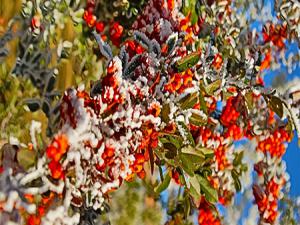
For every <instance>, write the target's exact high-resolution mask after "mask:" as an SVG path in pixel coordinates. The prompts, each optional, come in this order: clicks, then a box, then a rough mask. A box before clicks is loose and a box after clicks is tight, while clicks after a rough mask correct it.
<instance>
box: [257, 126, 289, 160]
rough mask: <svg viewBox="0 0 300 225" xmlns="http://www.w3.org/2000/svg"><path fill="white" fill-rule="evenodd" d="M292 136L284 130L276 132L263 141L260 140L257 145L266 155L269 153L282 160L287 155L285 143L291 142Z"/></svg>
mask: <svg viewBox="0 0 300 225" xmlns="http://www.w3.org/2000/svg"><path fill="white" fill-rule="evenodd" d="M290 141H291V136H290V135H289V133H288V132H287V131H286V130H284V129H282V128H281V129H278V130H275V131H274V132H273V133H271V134H269V135H268V136H267V137H266V138H264V139H263V140H260V141H259V142H258V145H257V150H259V151H262V152H264V153H266V152H269V153H270V155H271V156H272V157H279V158H281V157H282V156H283V155H284V153H285V149H286V146H285V144H284V143H285V142H290Z"/></svg>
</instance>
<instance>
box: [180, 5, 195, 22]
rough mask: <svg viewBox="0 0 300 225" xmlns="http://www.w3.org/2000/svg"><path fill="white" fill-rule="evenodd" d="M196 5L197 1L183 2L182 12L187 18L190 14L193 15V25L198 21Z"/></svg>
mask: <svg viewBox="0 0 300 225" xmlns="http://www.w3.org/2000/svg"><path fill="white" fill-rule="evenodd" d="M196 3H197V0H184V1H183V9H182V12H183V14H184V15H185V16H187V15H188V14H189V13H190V14H191V22H192V24H195V23H197V21H198V15H197V12H196Z"/></svg>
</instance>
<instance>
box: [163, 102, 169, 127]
mask: <svg viewBox="0 0 300 225" xmlns="http://www.w3.org/2000/svg"><path fill="white" fill-rule="evenodd" d="M169 114H170V105H169V104H164V105H163V107H162V109H161V119H162V121H163V122H165V123H169V121H170V118H169Z"/></svg>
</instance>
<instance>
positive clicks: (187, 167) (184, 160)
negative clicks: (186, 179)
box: [179, 154, 195, 176]
mask: <svg viewBox="0 0 300 225" xmlns="http://www.w3.org/2000/svg"><path fill="white" fill-rule="evenodd" d="M179 158H180V161H181V166H182V169H183V170H184V171H185V172H186V173H187V174H188V175H189V176H194V169H195V167H194V164H193V163H192V162H191V161H190V157H189V156H188V155H187V154H180V155H179Z"/></svg>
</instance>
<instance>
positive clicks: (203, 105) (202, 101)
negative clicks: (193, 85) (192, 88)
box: [199, 90, 207, 115]
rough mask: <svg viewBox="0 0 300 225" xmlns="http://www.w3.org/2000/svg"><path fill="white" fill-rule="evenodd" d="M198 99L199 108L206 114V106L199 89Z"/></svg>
mask: <svg viewBox="0 0 300 225" xmlns="http://www.w3.org/2000/svg"><path fill="white" fill-rule="evenodd" d="M199 100H200V109H202V110H203V111H204V113H205V114H206V115H207V106H206V102H205V100H204V96H203V94H202V91H201V90H200V91H199Z"/></svg>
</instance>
